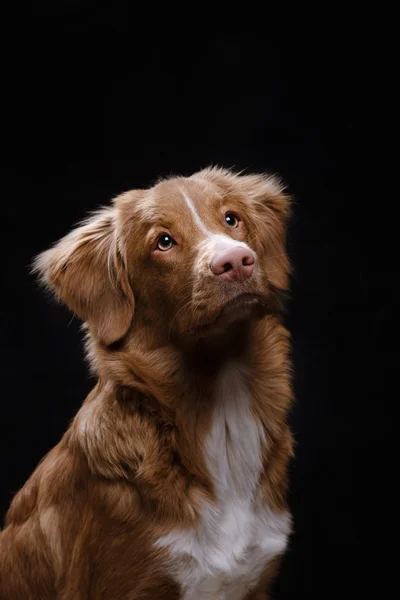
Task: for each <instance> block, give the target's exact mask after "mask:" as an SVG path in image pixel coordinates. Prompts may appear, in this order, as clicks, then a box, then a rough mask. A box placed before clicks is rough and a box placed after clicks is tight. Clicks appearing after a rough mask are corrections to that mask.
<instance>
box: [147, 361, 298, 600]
mask: <svg viewBox="0 0 400 600" xmlns="http://www.w3.org/2000/svg"><path fill="white" fill-rule="evenodd" d="M218 394H219V397H218V401H217V405H216V409H215V412H214V415H213V422H212V428H211V431H210V433H209V435H208V437H207V438H206V443H205V452H206V459H207V464H208V468H209V471H210V474H211V476H212V478H213V482H214V486H215V490H216V494H217V502H216V503H207V502H204V503H203V506H202V516H201V519H200V522H199V523H198V525H197V526H196V528H193V529H190V530H185V531H179V532H172V533H170V534H168V535H167V536H165V537H163V538H162V539H160V540H159V541H158V545H161V546H163V547H167V548H168V550H169V554H170V557H171V570H172V573H173V575H174V576H175V578H176V579H177V580H178V581H179V583H180V584H181V586H182V590H183V598H184V600H195V599H196V600H242V599H243V598H245V597H246V594H247V593H248V591H249V590H251V589H252V588H253V587H254V586H255V585H256V584H257V581H258V579H259V577H260V575H261V573H262V571H263V569H264V568H265V566H266V565H267V564H268V562H269V561H270V560H271V559H272V558H273V557H274V556H275V555H276V554H279V553H281V552H282V551H283V550H284V549H285V546H286V539H287V535H288V533H289V528H290V518H289V515H288V514H287V513H283V514H275V513H274V512H273V511H272V510H270V509H269V508H268V507H266V506H265V505H262V502H261V499H260V498H258V499H257V494H256V491H257V483H258V481H259V477H260V474H261V469H262V444H264V443H265V434H264V431H263V429H262V427H261V425H260V424H258V423H257V421H256V420H255V418H254V417H253V415H252V413H251V408H250V396H249V392H248V390H247V389H246V387H245V386H244V385H243V380H242V378H241V376H240V374H239V372H238V371H236V370H231V371H227V372H226V373H224V374H223V377H222V378H221V381H220V382H219V386H218Z"/></svg>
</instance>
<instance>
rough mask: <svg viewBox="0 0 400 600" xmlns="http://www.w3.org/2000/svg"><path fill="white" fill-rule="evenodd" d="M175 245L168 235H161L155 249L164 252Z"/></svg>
mask: <svg viewBox="0 0 400 600" xmlns="http://www.w3.org/2000/svg"><path fill="white" fill-rule="evenodd" d="M175 243H176V242H175V240H173V239H172V237H171V236H170V235H168V234H167V233H163V234H162V235H160V237H159V238H158V240H157V248H158V249H159V250H162V251H163V252H165V251H166V250H170V249H171V248H172V246H175Z"/></svg>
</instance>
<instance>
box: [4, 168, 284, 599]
mask: <svg viewBox="0 0 400 600" xmlns="http://www.w3.org/2000/svg"><path fill="white" fill-rule="evenodd" d="M290 210H291V200H290V198H289V197H288V196H287V195H286V193H285V191H284V188H283V186H282V184H281V183H280V180H279V179H277V178H276V177H275V176H269V175H264V174H254V175H253V174H240V173H235V172H233V171H231V170H227V169H223V168H219V167H210V168H206V169H203V170H201V171H199V172H197V173H196V174H194V175H192V176H190V177H172V178H168V179H164V180H160V181H158V182H157V184H156V185H154V186H153V187H151V188H149V189H146V190H134V191H129V192H127V193H124V194H122V195H120V196H119V197H117V198H116V199H115V200H114V201H113V202H112V204H111V205H110V206H109V207H106V208H103V209H101V210H100V211H99V212H97V213H95V214H93V215H92V216H90V217H89V218H88V220H87V221H85V222H83V224H81V225H80V226H78V227H77V228H76V229H75V230H73V231H72V232H71V233H70V234H69V235H67V236H66V237H64V238H63V239H62V240H61V241H60V242H58V243H57V244H56V245H55V246H54V247H52V248H51V249H50V250H47V251H45V252H44V253H42V254H41V255H39V257H38V258H37V259H36V260H35V264H34V271H35V272H37V273H38V274H39V276H40V278H41V280H42V281H43V282H44V283H45V285H46V286H47V287H48V288H50V290H52V291H53V292H54V294H55V296H56V297H57V298H58V299H59V300H60V301H61V302H63V303H65V304H66V305H67V306H68V307H69V308H70V309H71V310H72V311H73V312H74V313H75V314H76V315H78V316H79V317H80V318H81V319H82V321H83V328H84V330H85V339H86V342H85V343H86V352H87V356H88V359H89V361H90V365H91V368H92V370H93V372H94V373H95V374H96V376H97V384H96V386H95V388H94V389H93V390H92V392H91V393H90V394H89V396H88V397H87V398H86V400H85V401H84V403H83V405H82V407H81V409H80V410H79V412H78V413H77V415H76V416H75V418H74V419H73V421H72V423H71V425H70V427H69V428H68V430H67V431H66V433H65V434H64V436H63V437H62V439H61V441H60V442H59V443H58V444H57V446H56V447H55V448H53V449H52V450H51V451H50V452H49V453H48V454H47V456H46V457H45V458H44V459H43V460H42V461H41V463H40V464H39V466H38V467H37V468H36V470H35V471H34V473H33V474H32V476H31V477H30V479H29V480H28V481H27V483H26V484H25V485H24V486H23V488H22V489H21V490H20V491H19V492H18V493H17V494H16V496H15V497H14V499H13V501H12V503H11V506H10V508H9V511H8V513H7V515H6V520H5V527H4V529H3V531H2V532H1V533H0V598H1V600H23V599H29V600H36V599H37V600H50V599H51V600H54V599H55V598H57V599H59V600H72V599H73V600H87V599H90V600H92V599H93V600H94V599H96V600H97V599H100V598H104V599H106V600H136V599H137V600H139V599H140V600H142V599H143V600H157V599H167V600H178V599H179V600H206V599H207V600H217V599H218V600H221V599H226V600H262V599H263V600H265V599H266V598H268V597H269V596H268V594H269V593H270V591H269V590H270V586H271V582H272V581H273V579H274V577H275V575H276V573H277V571H278V568H279V564H280V561H281V558H282V556H283V555H284V553H285V551H286V548H287V544H288V540H289V537H290V534H291V531H292V523H291V515H290V511H289V508H288V503H287V488H288V468H289V465H290V462H291V459H292V457H293V454H294V453H293V439H292V434H291V431H290V427H289V424H288V419H289V411H290V407H291V405H292V401H293V394H292V385H291V364H290V357H289V354H290V337H289V334H288V332H287V330H286V329H285V327H284V325H283V323H282V298H283V296H284V294H285V292H286V291H287V289H288V286H289V279H290V262H289V259H288V256H287V252H286V249H285V248H286V241H285V238H286V229H287V220H288V217H289V215H290Z"/></svg>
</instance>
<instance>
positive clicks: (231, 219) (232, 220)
mask: <svg viewBox="0 0 400 600" xmlns="http://www.w3.org/2000/svg"><path fill="white" fill-rule="evenodd" d="M225 223H226V224H227V225H228V226H229V227H237V226H238V225H239V219H238V218H237V216H236V215H235V214H234V213H226V215H225Z"/></svg>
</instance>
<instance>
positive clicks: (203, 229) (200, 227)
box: [182, 192, 211, 235]
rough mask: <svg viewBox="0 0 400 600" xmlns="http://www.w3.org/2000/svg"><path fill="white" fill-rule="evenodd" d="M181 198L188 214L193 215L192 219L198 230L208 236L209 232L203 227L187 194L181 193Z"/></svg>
mask: <svg viewBox="0 0 400 600" xmlns="http://www.w3.org/2000/svg"><path fill="white" fill-rule="evenodd" d="M182 196H183V199H184V200H185V202H186V205H187V207H188V208H189V210H190V212H191V213H192V215H193V219H194V220H195V223H196V225H197V227H198V228H199V229H201V231H202V232H203V233H206V234H208V235H210V233H211V232H210V231H209V230H208V229H207V227H206V226H205V225H204V223H203V221H202V220H201V219H200V215H199V213H198V212H197V210H196V207H195V205H194V204H193V202H192V201H191V199H190V198H189V196H188V195H187V194H185V192H182Z"/></svg>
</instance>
